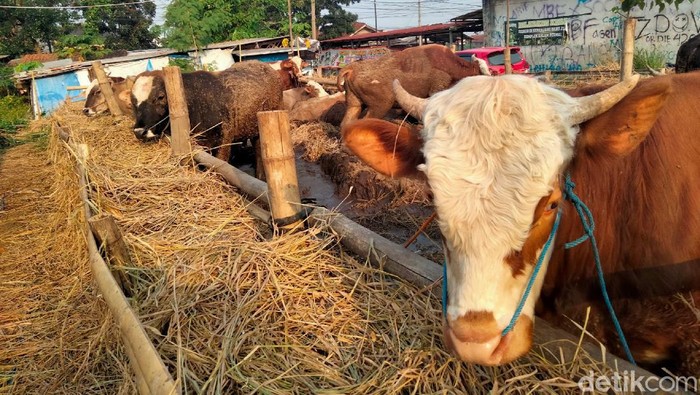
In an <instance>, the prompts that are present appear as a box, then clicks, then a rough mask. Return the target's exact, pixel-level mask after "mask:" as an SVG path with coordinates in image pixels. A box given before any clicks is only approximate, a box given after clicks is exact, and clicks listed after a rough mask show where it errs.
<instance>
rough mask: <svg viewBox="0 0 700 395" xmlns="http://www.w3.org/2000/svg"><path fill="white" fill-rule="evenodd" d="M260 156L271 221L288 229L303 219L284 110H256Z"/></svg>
mask: <svg viewBox="0 0 700 395" xmlns="http://www.w3.org/2000/svg"><path fill="white" fill-rule="evenodd" d="M257 116H258V129H259V130H260V156H261V157H262V163H263V167H264V169H265V178H266V179H267V182H268V184H267V189H268V194H267V195H268V198H269V200H270V212H271V213H272V218H273V223H274V224H276V225H277V226H278V227H279V228H281V229H285V230H288V229H292V228H294V227H295V226H297V225H298V224H299V223H300V222H301V220H303V218H301V217H300V213H301V212H302V207H301V197H300V196H299V184H298V181H297V170H296V164H295V157H294V146H293V145H292V138H291V136H290V134H289V116H288V115H287V111H284V110H281V111H280V110H278V111H261V112H258V114H257Z"/></svg>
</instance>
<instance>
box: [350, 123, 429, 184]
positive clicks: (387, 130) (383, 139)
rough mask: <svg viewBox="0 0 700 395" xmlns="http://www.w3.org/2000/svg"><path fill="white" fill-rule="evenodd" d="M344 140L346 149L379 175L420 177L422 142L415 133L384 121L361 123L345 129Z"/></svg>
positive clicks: (404, 127) (422, 160)
mask: <svg viewBox="0 0 700 395" xmlns="http://www.w3.org/2000/svg"><path fill="white" fill-rule="evenodd" d="M342 136H343V142H344V143H345V146H346V147H348V148H349V149H350V151H352V152H353V153H354V154H355V155H357V157H359V158H360V159H361V160H362V161H363V162H364V163H366V164H367V165H369V166H370V167H372V168H373V169H374V170H376V171H378V172H379V173H381V174H384V175H386V176H389V177H393V178H400V177H416V178H420V177H421V175H422V173H420V172H419V171H418V165H420V164H422V163H423V162H424V158H423V153H422V152H421V148H422V146H423V140H422V139H421V138H420V136H419V135H418V133H417V132H415V131H413V130H412V129H410V128H408V127H406V126H401V125H398V124H395V123H392V122H389V121H385V120H381V119H361V120H358V121H355V122H352V123H350V124H348V125H346V126H344V127H343V128H342Z"/></svg>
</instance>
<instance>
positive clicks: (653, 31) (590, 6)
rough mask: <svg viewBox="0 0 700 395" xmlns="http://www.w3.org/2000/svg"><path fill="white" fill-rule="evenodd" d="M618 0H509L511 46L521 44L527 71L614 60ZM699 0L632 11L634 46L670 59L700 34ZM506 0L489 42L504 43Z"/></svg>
mask: <svg viewBox="0 0 700 395" xmlns="http://www.w3.org/2000/svg"><path fill="white" fill-rule="evenodd" d="M615 6H619V1H618V0H569V1H566V0H560V1H520V2H518V1H513V0H511V4H510V34H511V45H518V46H521V50H522V51H523V52H524V54H525V57H526V58H527V60H528V62H529V63H530V64H531V68H530V71H532V72H542V71H546V70H553V71H579V70H586V69H589V68H592V67H596V66H601V65H606V64H609V63H611V62H619V57H620V53H621V52H622V26H623V18H622V17H621V16H620V15H618V14H615V13H613V12H612V11H611V10H612V9H613V7H615ZM698 9H700V4H697V3H696V2H693V3H684V4H681V5H680V6H679V8H678V10H676V8H675V7H674V6H668V7H666V8H665V9H664V11H663V12H659V9H658V7H656V6H653V5H652V4H651V3H649V4H648V5H647V6H646V7H645V9H644V10H634V11H632V12H631V16H633V17H637V18H638V20H637V28H636V34H635V43H634V45H635V49H643V50H646V51H650V52H652V51H653V52H654V53H656V54H659V55H660V56H663V57H664V58H665V59H666V62H668V63H675V61H676V51H678V47H680V45H681V44H683V43H684V42H686V41H688V39H690V38H691V37H693V36H695V35H696V34H698V33H700V11H698ZM505 11H506V7H505V2H499V3H498V4H497V5H496V7H495V14H496V18H495V20H494V21H492V22H493V25H491V29H490V31H491V33H490V34H489V39H490V45H496V46H503V45H504V44H505V38H504V33H503V32H504V31H505V24H506V18H505Z"/></svg>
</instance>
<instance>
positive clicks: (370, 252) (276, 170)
mask: <svg viewBox="0 0 700 395" xmlns="http://www.w3.org/2000/svg"><path fill="white" fill-rule="evenodd" d="M166 75H167V76H169V77H167V78H166V81H170V82H166V89H167V95H168V101H169V103H171V108H170V112H171V114H173V115H172V116H173V117H174V118H176V119H172V120H171V127H172V136H173V144H172V154H173V155H174V156H176V157H178V158H192V159H194V161H195V162H197V163H198V164H200V165H202V166H203V167H205V168H207V169H209V170H211V171H214V172H216V173H218V174H220V175H221V176H222V177H223V178H224V179H225V180H226V181H227V182H228V183H230V184H231V185H234V186H235V187H236V188H237V189H238V190H240V191H241V192H242V193H243V194H245V195H247V197H248V198H249V200H250V201H254V202H259V203H261V204H262V205H263V206H265V207H264V208H261V207H258V206H257V205H255V204H252V203H251V204H249V205H248V206H247V207H248V211H249V212H250V213H251V214H252V215H253V216H255V217H257V218H259V219H261V220H263V221H265V222H268V223H270V225H272V226H273V227H274V226H278V225H279V226H280V227H283V228H288V229H291V230H293V229H297V228H300V227H301V222H302V221H303V220H305V221H308V224H309V225H310V226H312V227H318V228H319V229H327V230H328V231H329V232H332V233H335V234H337V235H339V238H340V242H341V243H342V244H343V246H344V247H345V248H347V249H348V250H350V251H352V252H353V253H354V254H356V255H358V256H361V257H367V259H368V260H370V261H371V262H372V263H373V264H374V265H375V266H378V267H381V268H383V270H385V271H386V272H389V273H392V274H394V275H396V276H398V277H400V278H401V279H403V280H405V281H407V282H409V283H411V284H414V285H416V286H417V287H419V288H424V289H427V288H429V289H430V290H431V292H433V293H435V294H440V285H439V282H440V280H441V276H442V270H441V267H440V265H438V264H436V263H434V262H432V261H430V260H427V259H425V258H423V257H421V256H419V255H417V254H414V253H412V252H410V251H408V250H407V249H406V248H404V247H402V246H400V245H397V244H395V243H393V242H391V241H389V240H387V239H386V238H384V237H382V236H380V235H378V234H377V233H375V232H373V231H371V230H369V229H367V228H364V227H362V226H360V225H358V224H356V223H354V222H353V221H351V220H349V219H348V218H347V217H345V216H344V215H342V214H338V213H335V212H332V211H330V210H327V209H325V208H322V207H316V208H313V209H312V210H308V209H305V208H304V207H303V206H302V205H301V203H300V198H299V187H298V186H297V185H296V179H297V177H296V172H295V169H294V155H293V149H292V147H291V142H290V139H289V124H288V122H287V121H286V112H282V111H272V112H263V113H259V114H258V120H259V126H260V134H261V140H262V142H263V144H262V146H263V149H262V150H261V155H262V162H263V164H264V166H265V174H266V179H267V180H268V183H265V182H263V181H261V180H259V179H256V178H254V177H251V176H249V175H248V174H246V173H244V172H242V171H240V170H238V169H237V168H235V167H233V166H231V165H229V164H228V163H226V162H224V161H221V160H219V159H217V158H215V157H213V156H211V155H209V154H207V153H205V152H201V151H200V152H195V153H192V152H191V149H192V148H191V146H190V144H189V119H188V114H187V112H186V105H185V104H184V103H185V100H184V93H183V89H182V84H181V77H180V72H179V69H177V68H168V69H167V70H166ZM178 81H180V83H178ZM178 103H180V104H178ZM177 106H180V108H179V109H178V107H177ZM182 106H184V111H183V110H182ZM58 129H59V134H60V135H61V136H62V138H63V139H64V140H65V141H68V144H69V145H71V150H72V151H73V152H76V154H75V159H76V162H77V166H76V168H77V171H78V174H79V175H80V190H81V197H82V198H83V204H84V209H85V215H86V217H87V218H90V217H91V216H92V212H91V207H90V203H89V196H88V194H89V191H90V189H89V188H88V185H89V180H88V179H87V173H86V171H85V169H84V168H83V166H82V165H81V163H83V162H84V161H85V158H86V156H87V149H86V147H84V146H79V145H75V144H73V143H71V142H70V136H68V135H67V134H66V133H65V131H62V130H61V129H60V126H59V127H58ZM181 163H182V162H181ZM93 222H94V221H93ZM103 228H104V227H103ZM107 228H109V226H107ZM94 230H95V229H94V226H93V231H94ZM117 231H118V230H117ZM97 233H99V232H97ZM113 236H114V235H113ZM101 239H105V237H104V235H103V237H101ZM112 239H119V237H118V236H114V237H113V238H112ZM108 243H109V242H108ZM88 246H89V248H90V260H91V267H92V270H93V273H94V277H95V279H96V282H97V284H98V286H99V289H100V293H101V294H102V295H103V296H104V298H105V301H106V302H107V304H108V306H109V308H110V310H111V311H112V312H113V314H114V317H115V320H116V321H117V325H118V327H119V329H120V332H121V334H122V337H123V341H124V344H125V346H126V351H127V354H128V356H129V360H130V363H131V367H132V369H133V371H134V373H135V376H136V380H135V381H136V383H137V386H138V390H139V392H140V393H143V394H161V393H183V388H182V382H181V377H178V378H177V380H175V379H174V378H173V377H172V376H171V374H170V372H169V371H168V369H167V368H166V366H165V364H164V363H163V360H162V359H161V357H160V356H159V354H158V352H157V351H156V348H155V347H154V346H153V344H152V343H151V342H150V341H149V339H148V336H147V334H146V332H145V331H144V329H143V326H142V325H141V323H140V322H139V320H138V318H137V316H136V314H135V313H134V312H133V310H131V308H130V306H129V304H128V302H127V301H126V299H125V296H124V293H123V291H122V290H121V289H120V286H119V285H118V282H117V281H115V278H114V277H113V275H112V273H110V270H109V269H108V267H107V265H106V264H105V262H104V259H103V258H102V257H101V256H100V254H99V252H98V248H97V247H98V245H97V243H96V242H95V240H94V239H93V236H92V233H90V231H89V230H88ZM108 250H109V249H108ZM127 255H128V254H127ZM122 259H125V258H122ZM534 332H535V335H534V336H535V339H534V340H535V343H537V344H540V345H541V347H542V348H543V349H545V350H547V352H544V353H543V355H544V356H545V357H551V358H552V360H554V361H556V362H557V363H559V362H560V360H561V358H563V359H566V360H570V359H573V358H574V357H575V355H576V354H577V353H579V352H580V350H581V349H583V350H584V351H585V352H587V353H588V354H590V355H591V356H592V357H593V358H595V359H596V360H598V361H605V363H606V364H608V365H609V366H612V367H614V369H616V370H626V371H628V372H632V371H634V372H636V374H637V375H638V376H645V377H652V376H653V375H652V374H651V373H649V372H646V371H644V370H643V369H639V368H637V367H635V366H632V365H631V364H629V363H628V362H627V361H625V360H622V359H620V358H617V357H615V356H613V355H611V354H609V353H607V352H606V351H605V350H604V349H602V348H601V347H600V346H598V345H594V344H591V343H588V342H586V341H582V338H578V337H574V336H572V335H570V334H568V333H566V332H564V331H562V330H560V329H557V328H554V327H552V326H551V325H549V324H548V323H547V322H545V321H543V320H541V319H539V320H538V321H537V324H536V325H535V331H534ZM579 345H580V347H579ZM184 392H186V391H184Z"/></svg>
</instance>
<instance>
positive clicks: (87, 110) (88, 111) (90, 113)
mask: <svg viewBox="0 0 700 395" xmlns="http://www.w3.org/2000/svg"><path fill="white" fill-rule="evenodd" d="M83 114H85V115H87V116H88V117H92V116H94V115H95V111H94V110H93V109H92V108H83Z"/></svg>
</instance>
